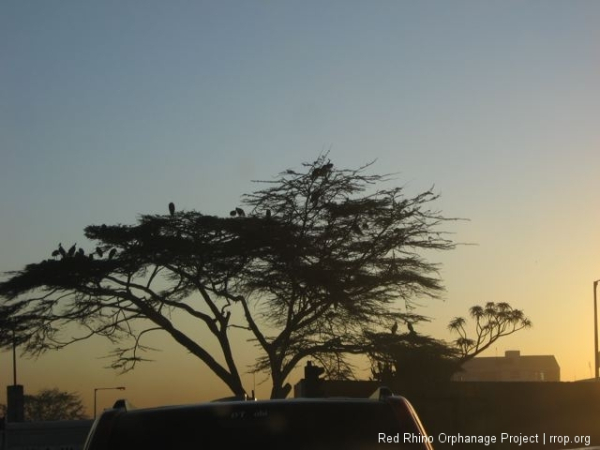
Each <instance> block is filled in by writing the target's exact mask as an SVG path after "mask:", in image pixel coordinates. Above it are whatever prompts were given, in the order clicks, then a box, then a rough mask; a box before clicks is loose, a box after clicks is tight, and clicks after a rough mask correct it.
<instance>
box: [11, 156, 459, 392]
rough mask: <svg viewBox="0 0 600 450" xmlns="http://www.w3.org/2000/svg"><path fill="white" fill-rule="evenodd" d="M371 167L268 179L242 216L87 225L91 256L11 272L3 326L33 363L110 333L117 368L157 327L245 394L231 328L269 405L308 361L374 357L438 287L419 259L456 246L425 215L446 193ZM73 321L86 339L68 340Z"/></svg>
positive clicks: (340, 362) (320, 162)
mask: <svg viewBox="0 0 600 450" xmlns="http://www.w3.org/2000/svg"><path fill="white" fill-rule="evenodd" d="M369 167H370V165H366V166H363V167H360V168H358V169H340V168H337V167H334V165H333V163H331V162H330V161H329V160H328V159H327V158H326V155H322V156H320V157H319V158H318V159H317V160H316V161H314V162H313V163H305V164H303V165H302V169H301V170H298V171H296V170H286V171H284V172H283V173H281V174H279V176H278V177H276V178H275V179H273V180H269V181H262V182H261V183H262V184H263V185H265V188H264V189H261V190H258V191H255V192H253V193H251V194H247V195H244V196H243V206H244V208H246V209H243V208H241V207H234V208H227V210H228V211H229V212H228V213H227V214H226V215H225V217H217V216H209V215H204V214H201V213H199V212H195V211H184V210H182V209H181V208H178V209H177V211H175V208H174V206H169V208H168V211H167V205H165V214H159V215H143V216H141V217H140V218H139V220H138V222H137V224H135V225H93V226H88V227H87V228H86V229H85V234H86V236H87V238H88V239H90V240H92V241H94V244H93V246H92V248H94V250H93V251H91V252H88V251H83V250H82V249H79V251H77V250H75V249H73V251H71V250H69V251H68V252H67V251H65V250H64V249H63V248H62V245H61V244H60V245H59V248H58V249H57V250H56V251H55V252H53V254H52V258H50V259H47V260H45V261H42V262H40V263H36V264H29V265H27V266H26V267H25V268H24V269H23V270H21V271H17V272H10V273H8V274H7V276H8V278H7V279H6V280H5V281H3V282H1V283H0V296H3V301H2V304H1V306H0V322H1V321H2V317H4V321H5V322H6V321H8V318H10V321H11V324H12V326H15V327H17V330H18V336H19V337H18V339H19V343H20V344H22V346H23V348H24V349H25V351H27V352H28V353H31V354H34V355H37V354H40V353H41V352H43V351H45V350H47V349H52V348H54V349H57V348H63V347H65V346H67V345H69V344H71V343H72V342H76V341H78V340H82V339H86V338H88V337H90V336H93V335H101V336H105V337H106V338H108V339H109V340H110V341H111V342H112V343H113V344H115V345H116V346H117V348H116V349H115V350H114V352H113V356H114V360H113V361H114V362H113V367H115V368H118V369H120V370H130V369H132V368H133V367H134V366H135V365H136V363H138V362H140V361H143V360H145V358H144V357H143V353H142V352H143V351H144V350H147V348H146V347H145V346H144V339H143V338H144V336H145V335H146V334H147V333H149V332H151V331H156V330H160V331H162V332H164V333H167V334H168V335H169V336H170V337H171V338H172V339H174V340H175V341H176V342H177V343H178V344H180V345H181V346H183V347H184V348H185V349H186V350H188V351H189V352H190V353H191V354H192V355H194V356H195V357H197V358H199V359H200V360H201V361H203V362H204V364H206V366H207V367H208V368H209V369H210V370H211V371H212V372H214V373H215V374H216V375H217V377H219V378H220V379H221V380H222V381H223V382H224V383H225V384H226V385H227V386H228V387H229V389H231V391H232V392H233V393H234V394H236V395H243V394H244V393H245V390H244V387H243V385H242V381H241V376H240V368H239V367H238V364H237V363H236V356H235V351H234V348H233V346H232V342H231V330H232V329H234V328H235V329H237V330H238V331H245V332H246V336H247V337H248V338H249V339H251V340H252V341H253V342H254V343H255V345H256V346H257V347H258V348H259V350H260V351H261V356H260V357H259V359H258V361H257V363H256V366H255V367H253V368H252V370H254V371H264V372H267V373H268V374H269V376H270V378H271V381H272V390H271V397H273V398H276V397H284V396H285V395H286V394H287V393H288V392H289V390H290V386H289V384H286V383H285V381H286V379H287V377H288V376H289V375H290V373H291V371H292V370H293V369H294V368H295V367H297V366H298V364H299V363H301V361H302V360H304V359H308V358H313V359H315V360H317V361H329V362H330V363H331V364H330V367H331V370H335V371H337V373H340V374H346V375H347V374H348V370H349V366H348V365H347V359H346V357H347V355H349V354H352V353H365V352H366V351H367V347H366V343H365V339H364V336H365V333H373V332H376V331H377V330H379V329H382V328H388V329H389V327H390V325H391V324H392V323H394V322H396V321H398V320H400V321H401V320H404V318H405V317H407V314H408V313H409V312H410V311H411V309H410V308H411V306H413V301H414V299H415V298H423V297H427V296H429V297H436V296H437V295H438V293H439V291H441V290H442V286H441V281H440V280H439V278H438V276H437V265H436V264H435V263H432V262H429V261H427V260H426V259H425V258H424V257H423V256H422V255H421V253H422V252H425V251H431V250H449V249H452V248H454V243H453V242H452V241H451V240H449V239H447V237H446V234H445V233H444V230H440V229H439V228H440V226H441V225H442V224H444V223H446V222H447V221H449V220H452V219H449V218H445V217H443V216H442V215H441V214H440V213H439V212H438V211H436V210H431V209H430V208H429V205H430V204H431V203H432V202H434V201H435V200H437V198H438V195H437V194H434V193H433V192H432V191H430V190H429V191H426V192H423V193H420V194H418V195H416V196H414V197H409V196H406V195H405V194H404V192H403V189H402V188H400V187H392V188H384V187H381V185H382V184H385V183H388V182H390V181H391V179H390V178H391V177H389V176H386V175H369V174H367V173H366V172H367V169H369ZM167 212H168V213H167ZM71 248H73V247H71ZM61 250H62V251H61ZM403 307H404V309H403ZM186 317H187V318H186ZM190 319H191V320H192V321H194V322H195V323H196V329H195V330H194V332H193V334H191V333H188V332H187V330H188V329H189V328H186V326H189V324H190V323H191V321H190ZM70 323H75V324H79V325H81V326H82V330H85V332H84V333H82V334H81V335H80V336H76V337H74V338H71V337H70V336H65V335H64V333H61V330H63V329H64V327H65V325H66V324H70ZM0 325H1V324H0ZM197 331H199V332H200V333H201V337H200V338H198V337H196V336H197V335H196V332H197ZM0 338H1V339H2V341H0V344H1V345H4V346H7V345H10V344H11V341H10V339H6V338H5V337H4V336H2V335H0ZM214 344H216V346H215V345H214ZM215 349H216V350H215Z"/></svg>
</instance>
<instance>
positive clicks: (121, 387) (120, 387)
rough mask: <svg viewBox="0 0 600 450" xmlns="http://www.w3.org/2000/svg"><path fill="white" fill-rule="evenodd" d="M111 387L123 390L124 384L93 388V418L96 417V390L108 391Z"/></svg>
mask: <svg viewBox="0 0 600 450" xmlns="http://www.w3.org/2000/svg"><path fill="white" fill-rule="evenodd" d="M113 389H116V390H119V391H124V390H125V386H116V387H102V388H94V419H95V418H96V394H97V393H98V391H109V390H113Z"/></svg>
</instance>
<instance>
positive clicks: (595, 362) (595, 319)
mask: <svg viewBox="0 0 600 450" xmlns="http://www.w3.org/2000/svg"><path fill="white" fill-rule="evenodd" d="M599 281H600V280H596V281H594V378H595V379H596V381H598V302H597V299H596V288H597V287H598V282H599Z"/></svg>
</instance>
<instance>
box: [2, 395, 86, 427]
mask: <svg viewBox="0 0 600 450" xmlns="http://www.w3.org/2000/svg"><path fill="white" fill-rule="evenodd" d="M23 406H24V410H25V411H24V413H25V414H24V415H25V421H27V422H41V421H48V420H80V419H87V418H88V417H87V415H86V414H85V407H84V406H83V402H82V400H81V397H80V396H79V394H77V393H75V392H66V391H61V390H59V389H57V388H54V389H42V390H41V391H39V392H38V393H37V394H35V395H25V398H24V404H23ZM0 411H2V413H3V415H4V416H6V405H0Z"/></svg>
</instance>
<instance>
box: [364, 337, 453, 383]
mask: <svg viewBox="0 0 600 450" xmlns="http://www.w3.org/2000/svg"><path fill="white" fill-rule="evenodd" d="M370 342H371V345H372V348H371V351H370V352H369V359H370V361H371V373H372V375H373V379H374V380H377V381H380V382H383V383H386V384H393V385H399V386H403V388H406V389H414V388H423V387H431V386H440V385H443V384H444V383H447V382H449V381H450V379H451V378H452V375H453V374H454V373H456V372H457V371H458V370H460V364H461V363H460V358H459V353H458V351H457V349H456V348H454V347H453V346H452V345H449V344H448V343H446V342H444V341H441V340H437V339H434V338H432V337H430V336H425V335H420V334H417V333H415V332H410V333H401V334H391V333H377V334H373V335H371V336H370Z"/></svg>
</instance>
